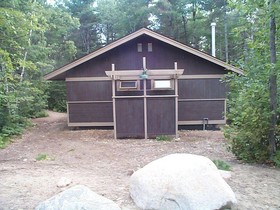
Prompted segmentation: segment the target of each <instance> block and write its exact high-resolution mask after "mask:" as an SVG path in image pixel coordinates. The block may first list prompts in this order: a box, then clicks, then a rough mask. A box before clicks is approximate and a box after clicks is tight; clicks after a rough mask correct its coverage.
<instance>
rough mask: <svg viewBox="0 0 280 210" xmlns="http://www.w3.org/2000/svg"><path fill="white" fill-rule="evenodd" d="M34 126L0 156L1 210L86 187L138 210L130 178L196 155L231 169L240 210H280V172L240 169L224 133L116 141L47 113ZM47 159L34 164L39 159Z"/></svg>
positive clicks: (263, 168) (186, 133) (29, 206)
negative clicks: (150, 166)
mask: <svg viewBox="0 0 280 210" xmlns="http://www.w3.org/2000/svg"><path fill="white" fill-rule="evenodd" d="M34 123H35V126H34V127H32V128H30V129H28V130H27V131H26V132H25V133H24V134H23V135H22V136H21V137H19V138H17V139H15V140H14V142H13V143H12V144H10V145H9V146H8V147H7V148H5V149H2V150H0V180H1V181H0V209H1V210H2V209H5V210H6V209H7V210H8V209H9V210H11V209H17V210H18V209H27V210H29V209H34V207H35V206H36V205H37V204H38V203H39V202H40V201H43V200H45V199H47V198H49V197H51V196H53V195H55V194H57V193H59V192H61V191H62V190H63V189H62V188H58V187H57V186H56V185H57V182H58V181H59V179H60V178H61V177H67V178H70V179H71V180H72V184H71V185H70V186H74V185H77V184H83V185H86V186H88V187H89V188H91V189H92V190H93V191H95V192H96V193H99V194H101V195H104V196H105V197H107V198H109V199H112V200H113V201H115V202H116V203H117V204H119V205H120V206H121V207H122V209H126V210H128V209H130V210H133V209H134V210H135V209H137V208H136V207H135V206H134V204H133V202H132V200H131V199H130V197H129V193H128V182H129V177H130V175H131V174H132V173H133V171H135V170H137V169H139V168H141V167H143V166H144V165H146V164H147V163H149V162H151V161H153V160H155V159H157V158H160V157H163V156H165V155H168V154H172V153H192V154H198V155H204V156H207V157H209V158H210V159H212V160H214V159H220V160H224V161H227V162H228V163H230V165H231V167H232V177H231V179H230V180H228V183H229V185H230V186H231V187H232V189H233V191H234V192H235V193H236V197H237V200H238V209H241V210H243V209H250V210H251V209H258V210H259V209H269V210H274V209H275V210H276V209H280V170H279V169H274V168H269V167H267V166H262V165H249V164H242V163H239V162H238V161H237V160H236V159H235V158H234V156H233V155H232V154H231V153H229V152H227V151H226V144H225V140H224V138H223V135H222V133H221V132H220V131H180V132H179V135H180V140H176V141H171V142H159V141H156V140H139V139H138V140H135V139H126V140H113V131H112V130H71V129H69V128H67V125H66V115H65V114H61V113H55V112H49V117H47V118H40V119H35V120H34ZM40 153H44V154H47V156H48V159H47V160H43V161H36V160H35V159H36V157H37V156H38V154H40Z"/></svg>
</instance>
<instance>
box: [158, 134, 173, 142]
mask: <svg viewBox="0 0 280 210" xmlns="http://www.w3.org/2000/svg"><path fill="white" fill-rule="evenodd" d="M156 140H157V141H171V140H172V138H171V137H170V136H166V135H161V136H157V137H156Z"/></svg>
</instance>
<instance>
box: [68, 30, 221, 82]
mask: <svg viewBox="0 0 280 210" xmlns="http://www.w3.org/2000/svg"><path fill="white" fill-rule="evenodd" d="M138 43H142V44H143V45H142V46H143V51H142V52H137V44H138ZM148 43H153V51H152V52H148V50H147V47H148ZM143 57H146V60H147V68H148V69H167V68H169V69H170V68H171V69H173V68H174V62H177V63H178V68H179V69H185V71H184V74H187V75H191V74H225V73H226V71H225V70H224V68H223V67H221V66H219V65H217V64H214V63H211V62H210V61H207V60H204V59H202V58H200V57H198V56H195V55H193V54H191V53H188V52H186V51H183V50H181V49H178V48H176V47H174V46H171V45H168V44H167V43H164V42H162V41H159V40H157V39H154V38H152V37H148V36H147V35H142V36H140V37H138V38H136V39H134V40H131V41H129V42H127V43H124V44H123V45H121V46H118V47H116V48H114V49H112V50H110V51H108V52H106V53H104V54H102V55H99V56H97V57H95V58H94V59H92V60H89V61H87V62H85V63H82V64H80V65H78V66H76V67H74V68H73V69H71V70H70V71H68V72H67V77H92V76H96V77H97V76H99V77H100V76H106V75H105V71H106V70H110V69H111V64H112V63H114V64H115V66H116V69H121V70H133V69H135V70H140V69H142V68H143V66H142V58H143Z"/></svg>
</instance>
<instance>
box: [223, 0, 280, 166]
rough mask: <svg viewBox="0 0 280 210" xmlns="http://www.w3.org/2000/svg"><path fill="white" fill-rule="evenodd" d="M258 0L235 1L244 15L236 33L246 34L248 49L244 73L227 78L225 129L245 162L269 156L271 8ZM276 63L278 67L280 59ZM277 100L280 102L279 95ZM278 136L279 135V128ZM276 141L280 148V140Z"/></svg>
mask: <svg viewBox="0 0 280 210" xmlns="http://www.w3.org/2000/svg"><path fill="white" fill-rule="evenodd" d="M259 3H260V2H258V1H248V2H247V4H246V5H244V4H243V3H242V1H236V2H235V4H234V6H235V7H236V9H237V8H238V11H239V12H240V13H242V15H243V18H241V20H242V21H243V23H242V26H241V27H237V28H235V31H234V32H235V33H236V34H237V35H238V36H240V35H242V34H243V35H244V34H246V37H247V38H246V39H244V40H243V45H244V46H246V48H244V50H243V55H241V57H240V60H239V64H241V65H242V66H243V69H244V70H245V76H233V75H231V76H229V77H227V80H226V81H227V83H228V86H229V90H230V91H229V95H228V99H229V100H228V112H227V119H228V122H229V123H228V125H227V126H226V127H225V128H224V135H225V137H226V139H227V140H228V142H229V149H230V150H231V151H232V152H233V153H234V154H235V155H236V157H237V158H239V159H241V160H243V161H246V162H259V163H264V162H267V161H269V159H270V154H269V140H268V138H269V131H270V119H271V115H272V113H271V111H270V103H269V102H270V98H269V83H270V80H269V73H270V69H271V64H270V49H269V36H268V34H269V27H264V26H268V19H269V14H268V12H267V11H268V8H267V5H266V4H259ZM259 6H260V7H259ZM278 10H279V8H278ZM279 11H280V10H279ZM258 17H263V18H258ZM252 23H253V24H252ZM278 33H279V32H278ZM278 35H279V34H278ZM244 42H245V43H244ZM277 45H278V46H279V43H277ZM276 66H277V67H276V68H279V62H278V64H276ZM278 74H279V72H278ZM278 78H279V75H278ZM277 100H278V102H279V95H278V97H277ZM278 104H279V103H278ZM277 112H278V113H279V110H278V111H277ZM278 124H279V122H278ZM276 135H277V136H279V129H277V133H276ZM277 144H278V150H279V140H278V142H277Z"/></svg>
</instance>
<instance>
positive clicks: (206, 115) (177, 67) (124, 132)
mask: <svg viewBox="0 0 280 210" xmlns="http://www.w3.org/2000/svg"><path fill="white" fill-rule="evenodd" d="M230 71H232V72H236V73H238V74H242V71H241V70H239V69H237V68H235V67H233V66H231V65H228V64H227V63H225V62H223V61H221V60H219V59H217V58H215V57H212V56H210V55H208V54H206V53H204V52H201V51H199V50H196V49H194V48H191V47H189V46H186V45H184V44H182V43H180V42H177V41H175V40H173V39H170V38H168V37H166V36H163V35H161V34H158V33H156V32H153V31H151V30H149V29H146V28H143V29H140V30H138V31H136V32H134V33H132V34H129V35H127V36H125V37H123V38H121V39H119V40H117V41H115V42H113V43H111V44H108V45H107V46H105V47H103V48H101V49H98V50H96V51H94V52H92V53H90V54H88V55H86V56H84V57H82V58H80V59H78V60H75V61H74V62H72V63H69V64H67V65H65V66H63V67H61V68H59V69H57V70H55V71H53V72H51V73H49V74H47V75H45V79H46V80H65V81H66V86H67V109H68V125H69V126H79V127H82V126H113V127H114V135H115V138H150V137H155V136H159V135H175V136H176V137H177V130H178V126H179V125H202V124H215V125H216V124H225V122H226V119H225V112H226V88H225V84H224V83H221V82H220V79H221V77H223V76H224V74H227V73H228V72H230Z"/></svg>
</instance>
